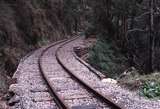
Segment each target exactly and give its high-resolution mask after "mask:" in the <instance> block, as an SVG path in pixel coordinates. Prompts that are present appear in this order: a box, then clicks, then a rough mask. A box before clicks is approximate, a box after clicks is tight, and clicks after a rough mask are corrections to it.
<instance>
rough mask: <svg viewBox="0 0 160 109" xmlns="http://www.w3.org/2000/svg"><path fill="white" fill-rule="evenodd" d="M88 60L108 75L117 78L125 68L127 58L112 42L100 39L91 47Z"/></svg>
mask: <svg viewBox="0 0 160 109" xmlns="http://www.w3.org/2000/svg"><path fill="white" fill-rule="evenodd" d="M88 61H89V63H90V64H91V65H92V66H94V67H95V68H96V69H98V70H100V71H101V72H103V73H105V74H106V75H107V76H109V77H113V78H116V77H117V76H118V75H119V74H120V73H122V71H123V70H124V69H125V62H126V58H125V57H124V56H123V55H122V54H121V53H120V50H119V49H118V48H116V46H114V45H113V43H112V42H109V41H104V40H98V41H97V43H96V44H95V45H94V46H93V47H92V48H91V49H90V52H89V58H88Z"/></svg>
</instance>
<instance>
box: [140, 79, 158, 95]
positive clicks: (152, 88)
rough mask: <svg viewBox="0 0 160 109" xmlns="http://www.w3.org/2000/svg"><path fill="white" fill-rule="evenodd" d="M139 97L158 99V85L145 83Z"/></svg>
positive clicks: (151, 82) (153, 82)
mask: <svg viewBox="0 0 160 109" xmlns="http://www.w3.org/2000/svg"><path fill="white" fill-rule="evenodd" d="M141 95H143V96H145V97H147V98H157V97H158V98H159V97H160V83H158V82H155V81H148V82H145V84H144V86H143V87H142V90H141Z"/></svg>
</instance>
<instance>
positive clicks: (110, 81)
mask: <svg viewBox="0 0 160 109" xmlns="http://www.w3.org/2000/svg"><path fill="white" fill-rule="evenodd" d="M102 82H107V83H113V84H117V81H116V80H114V79H112V78H105V79H102Z"/></svg>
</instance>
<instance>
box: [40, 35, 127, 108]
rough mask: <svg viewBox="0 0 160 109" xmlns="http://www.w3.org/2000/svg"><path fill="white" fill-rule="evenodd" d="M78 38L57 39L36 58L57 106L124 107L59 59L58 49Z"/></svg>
mask: <svg viewBox="0 0 160 109" xmlns="http://www.w3.org/2000/svg"><path fill="white" fill-rule="evenodd" d="M78 38H79V37H75V38H73V39H71V40H63V41H59V42H56V43H54V44H52V45H50V46H48V47H47V48H45V49H44V50H43V51H42V53H41V55H40V56H39V59H38V64H39V69H40V72H41V73H42V76H43V79H44V80H45V81H46V83H47V85H48V86H49V89H50V93H51V95H52V96H53V98H54V101H55V102H56V104H57V106H58V107H59V108H60V109H111V108H112V109H124V107H123V106H122V105H120V104H117V103H115V102H114V101H113V100H112V99H111V98H110V97H109V96H104V95H103V94H102V93H100V92H98V91H97V90H95V89H94V88H93V87H91V85H89V84H88V83H87V82H85V81H83V79H81V78H79V76H78V75H76V74H75V73H74V72H73V71H71V70H70V69H68V67H67V66H66V65H65V64H64V63H63V61H62V60H61V59H60V58H61V57H60V56H59V51H60V49H62V47H64V46H65V45H66V44H68V43H71V42H72V41H75V40H77V39H78ZM61 54H63V55H64V57H65V55H67V54H65V52H64V53H61Z"/></svg>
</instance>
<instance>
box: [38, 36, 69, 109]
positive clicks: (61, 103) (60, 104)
mask: <svg viewBox="0 0 160 109" xmlns="http://www.w3.org/2000/svg"><path fill="white" fill-rule="evenodd" d="M65 41H67V39H65V40H61V41H58V42H55V43H53V44H52V45H50V46H48V47H47V48H45V49H44V50H43V51H42V53H41V55H40V56H39V59H38V65H39V69H40V72H41V74H42V77H43V79H44V80H45V82H46V84H47V86H48V87H49V91H50V92H51V94H52V96H53V97H54V100H55V102H56V104H57V105H58V107H59V108H60V109H71V108H70V107H69V106H68V105H67V104H65V102H64V100H63V98H62V97H61V96H60V95H59V94H58V93H57V92H56V91H55V88H54V87H52V83H51V81H49V79H48V77H47V75H46V74H45V71H44V70H43V68H42V58H43V56H44V54H45V52H46V51H47V50H48V49H50V48H51V47H53V46H56V45H58V44H61V43H63V42H65Z"/></svg>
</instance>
